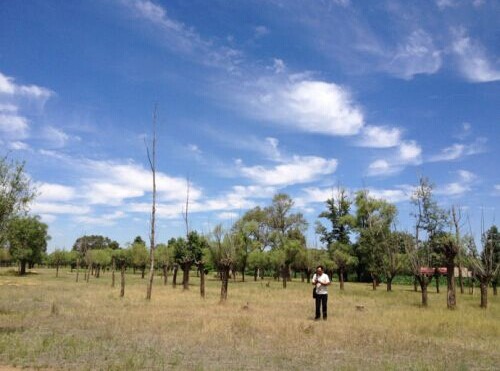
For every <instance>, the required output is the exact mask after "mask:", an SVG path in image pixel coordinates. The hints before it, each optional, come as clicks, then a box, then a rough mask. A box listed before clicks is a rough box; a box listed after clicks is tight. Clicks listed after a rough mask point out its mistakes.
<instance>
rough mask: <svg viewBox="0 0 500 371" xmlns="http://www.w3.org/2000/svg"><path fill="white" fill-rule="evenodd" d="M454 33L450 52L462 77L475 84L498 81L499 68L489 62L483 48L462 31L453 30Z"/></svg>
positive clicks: (499, 76) (499, 78)
mask: <svg viewBox="0 0 500 371" xmlns="http://www.w3.org/2000/svg"><path fill="white" fill-rule="evenodd" d="M454 33H455V38H454V41H453V45H452V50H453V52H454V53H455V55H456V57H457V60H458V65H459V68H460V71H461V72H462V74H463V75H464V77H465V78H466V79H467V80H469V81H470V82H476V83H483V82H492V81H498V80H500V68H499V66H498V64H497V63H495V64H493V63H492V62H491V61H490V59H489V57H488V55H487V53H486V50H485V48H484V47H483V46H482V45H481V44H480V43H479V42H477V41H474V40H472V39H471V38H470V37H469V36H468V35H467V34H466V32H465V31H464V30H463V29H461V30H455V32H454Z"/></svg>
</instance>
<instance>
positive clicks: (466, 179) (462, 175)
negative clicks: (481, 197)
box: [457, 170, 477, 183]
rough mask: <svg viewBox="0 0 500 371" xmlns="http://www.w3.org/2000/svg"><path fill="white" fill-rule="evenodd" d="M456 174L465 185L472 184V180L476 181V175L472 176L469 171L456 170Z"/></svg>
mask: <svg viewBox="0 0 500 371" xmlns="http://www.w3.org/2000/svg"><path fill="white" fill-rule="evenodd" d="M457 174H458V176H459V177H460V179H461V180H462V181H464V182H467V183H470V182H473V181H474V180H476V179H477V175H476V174H474V173H472V172H470V171H467V170H458V171H457Z"/></svg>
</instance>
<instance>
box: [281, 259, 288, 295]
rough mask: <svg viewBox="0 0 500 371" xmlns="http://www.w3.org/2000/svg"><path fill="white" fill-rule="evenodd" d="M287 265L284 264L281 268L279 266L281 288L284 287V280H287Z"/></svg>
mask: <svg viewBox="0 0 500 371" xmlns="http://www.w3.org/2000/svg"><path fill="white" fill-rule="evenodd" d="M287 268H288V267H287V266H286V265H284V266H283V267H282V268H281V278H283V288H284V289H286V281H288V280H287V273H288V269H287Z"/></svg>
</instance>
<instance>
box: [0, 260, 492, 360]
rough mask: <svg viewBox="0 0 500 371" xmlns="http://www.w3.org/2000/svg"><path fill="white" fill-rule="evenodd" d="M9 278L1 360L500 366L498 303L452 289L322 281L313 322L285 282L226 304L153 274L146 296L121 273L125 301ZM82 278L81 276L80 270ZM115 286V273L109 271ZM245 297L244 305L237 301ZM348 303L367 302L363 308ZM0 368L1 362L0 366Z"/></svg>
mask: <svg viewBox="0 0 500 371" xmlns="http://www.w3.org/2000/svg"><path fill="white" fill-rule="evenodd" d="M59 274H60V277H59V278H57V279H56V278H55V271H54V270H38V271H37V273H36V274H30V275H28V276H26V277H17V276H14V275H12V274H9V273H8V271H7V270H5V269H2V270H0V365H5V366H17V367H31V368H42V369H45V368H46V369H89V370H99V369H106V370H108V369H111V370H113V369H160V370H161V369H179V370H221V369H228V370H229V369H230V370H255V369H288V370H304V369H313V368H318V367H321V368H322V369H345V370H358V369H368V368H369V369H371V370H378V369H405V370H406V369H415V370H420V369H427V370H444V369H447V370H467V369H499V367H500V353H499V351H500V300H499V299H498V297H494V296H493V295H492V294H491V292H490V296H489V304H490V307H489V308H488V309H487V310H481V309H480V308H479V290H476V293H475V294H474V296H471V295H469V294H464V295H460V294H458V309H457V310H455V311H449V310H447V309H446V299H445V294H444V293H443V291H445V290H442V293H441V294H436V293H434V292H432V291H434V290H431V292H430V293H429V302H430V306H429V307H428V308H425V309H424V308H421V307H420V306H419V304H420V293H415V292H413V288H412V287H410V286H395V287H394V292H392V293H387V292H386V291H385V288H384V287H382V286H381V287H380V288H379V290H377V291H375V292H373V291H372V290H371V286H370V285H364V284H355V283H347V284H346V288H345V291H344V292H340V291H339V290H338V285H337V283H334V285H333V286H331V287H330V299H329V300H330V301H329V319H328V321H326V322H323V321H321V322H314V321H313V312H314V303H313V299H312V298H311V286H309V285H307V284H305V283H301V282H299V281H295V282H291V283H290V284H289V285H288V288H287V289H286V290H283V289H282V287H281V283H279V282H276V281H272V280H271V282H270V285H269V287H268V286H266V282H267V280H265V281H258V282H253V281H252V280H251V278H249V279H250V280H248V281H247V282H245V283H242V282H231V283H230V285H229V301H228V302H227V303H226V304H225V305H220V304H218V295H219V282H217V281H215V280H214V279H213V278H212V276H210V277H209V280H208V282H207V298H206V299H205V300H202V299H200V297H199V288H198V286H197V285H198V280H197V279H196V277H193V278H192V286H191V289H190V290H189V291H186V292H183V291H182V288H181V287H180V286H178V287H177V289H174V288H172V287H171V286H170V285H169V286H163V285H162V284H161V282H160V280H161V278H157V280H156V281H155V286H154V287H153V299H152V300H151V302H146V301H145V300H144V297H145V292H146V282H145V280H141V278H140V275H135V276H134V275H132V274H129V275H127V287H126V293H125V298H123V299H120V298H119V297H118V295H119V288H118V286H117V287H116V288H114V289H112V288H111V287H110V281H111V275H110V274H109V273H106V274H105V275H104V276H102V277H101V278H99V279H93V278H91V280H90V283H85V282H79V283H75V282H74V278H75V275H74V273H70V272H69V271H68V270H65V269H62V270H61V271H60V272H59ZM80 277H81V278H83V277H82V275H81V276H80ZM117 282H118V276H117ZM247 302H248V303H249V304H248V307H249V309H244V308H243V306H244V305H245V304H246V303H247ZM356 305H363V306H364V310H363V311H359V310H357V309H356ZM0 368H1V366H0Z"/></svg>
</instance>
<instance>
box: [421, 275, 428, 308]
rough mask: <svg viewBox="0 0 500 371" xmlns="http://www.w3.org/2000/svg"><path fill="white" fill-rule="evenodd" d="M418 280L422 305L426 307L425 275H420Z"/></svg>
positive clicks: (426, 283)
mask: <svg viewBox="0 0 500 371" xmlns="http://www.w3.org/2000/svg"><path fill="white" fill-rule="evenodd" d="M419 281H420V288H421V289H422V306H423V307H427V306H428V301H427V285H428V282H427V277H421V278H420V279H419Z"/></svg>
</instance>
